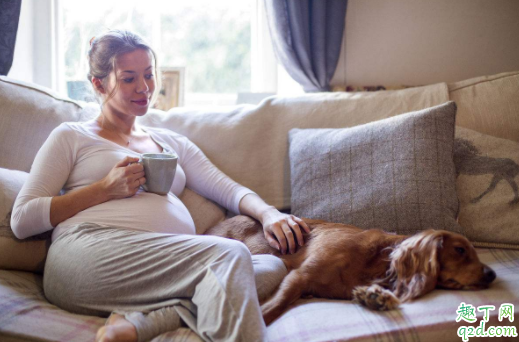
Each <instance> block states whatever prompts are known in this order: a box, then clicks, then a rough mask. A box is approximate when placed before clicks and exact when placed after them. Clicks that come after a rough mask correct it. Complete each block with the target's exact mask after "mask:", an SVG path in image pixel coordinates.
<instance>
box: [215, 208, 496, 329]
mask: <svg viewBox="0 0 519 342" xmlns="http://www.w3.org/2000/svg"><path fill="white" fill-rule="evenodd" d="M304 221H305V222H306V224H307V225H308V226H309V227H310V230H311V233H310V234H308V235H307V236H305V241H306V243H305V245H304V246H303V247H300V248H299V250H298V251H297V252H296V253H294V254H292V255H281V253H280V252H279V251H278V250H276V249H274V248H272V247H270V246H269V244H268V242H267V240H266V239H265V237H264V235H263V229H262V226H261V224H260V223H259V222H257V221H255V220H254V219H251V218H250V217H248V216H236V217H234V218H231V219H229V220H226V221H224V222H222V223H220V224H218V225H217V226H215V227H213V228H211V229H209V230H208V231H207V232H206V233H205V234H207V235H216V236H221V237H226V238H230V239H235V240H238V241H241V242H243V243H245V245H247V247H248V248H249V250H250V251H251V253H252V254H273V255H276V256H278V257H280V258H281V259H282V260H283V262H284V263H285V266H286V267H287V269H288V272H289V273H288V274H287V276H286V277H285V279H283V281H282V282H281V284H280V286H279V288H278V289H277V290H276V291H275V292H274V293H273V295H272V296H271V297H270V298H269V299H268V300H267V301H266V302H265V303H263V304H262V306H261V310H262V313H263V318H264V320H265V322H266V324H270V323H271V322H272V321H274V320H275V319H276V318H278V317H279V316H280V315H281V314H282V313H283V311H284V310H285V309H286V308H287V307H288V306H289V305H290V304H292V303H294V302H295V301H296V300H297V299H299V298H301V296H315V297H321V298H331V299H355V300H357V301H358V302H359V303H361V304H363V305H365V306H367V307H369V308H371V309H374V310H390V309H394V308H396V307H398V304H399V303H400V301H402V302H405V301H408V300H411V299H414V298H417V297H420V296H422V295H424V294H426V293H428V292H430V291H432V290H433V289H434V288H436V287H439V288H446V289H459V290H479V289H484V288H488V286H489V284H490V283H491V282H492V281H493V280H494V279H495V277H496V274H495V272H494V271H493V270H492V269H491V268H489V267H488V266H486V265H484V264H482V263H481V262H480V261H479V258H478V256H477V254H476V251H475V249H474V247H473V246H472V244H471V243H470V242H469V241H468V240H467V239H466V238H465V237H463V236H461V235H459V234H455V233H451V232H448V231H442V230H427V231H424V232H420V233H418V234H416V235H413V236H410V237H409V236H403V235H394V234H389V233H386V232H383V231H381V230H375V229H371V230H363V229H360V228H357V227H354V226H349V225H345V224H338V223H328V222H325V221H319V220H311V219H304Z"/></svg>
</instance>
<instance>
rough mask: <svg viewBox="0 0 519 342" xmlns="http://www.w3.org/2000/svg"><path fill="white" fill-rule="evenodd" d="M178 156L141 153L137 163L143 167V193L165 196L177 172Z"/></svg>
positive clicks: (173, 154)
mask: <svg viewBox="0 0 519 342" xmlns="http://www.w3.org/2000/svg"><path fill="white" fill-rule="evenodd" d="M177 162H178V156H177V155H176V154H175V153H143V154H142V155H141V160H140V161H139V163H141V164H142V166H144V174H145V175H144V176H145V177H146V183H144V184H143V185H142V188H143V189H144V190H145V191H148V192H153V193H155V194H158V195H166V194H167V193H168V192H169V190H170V189H171V185H172V184H173V180H174V179H175V172H176V170H177Z"/></svg>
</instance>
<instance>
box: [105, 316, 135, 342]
mask: <svg viewBox="0 0 519 342" xmlns="http://www.w3.org/2000/svg"><path fill="white" fill-rule="evenodd" d="M136 341H137V330H136V329H135V326H134V325H133V324H131V323H130V322H128V321H127V320H126V319H125V318H124V317H123V316H121V315H118V314H112V315H111V316H110V318H108V322H107V324H106V325H105V326H104V327H101V328H99V330H98V331H97V335H96V342H136Z"/></svg>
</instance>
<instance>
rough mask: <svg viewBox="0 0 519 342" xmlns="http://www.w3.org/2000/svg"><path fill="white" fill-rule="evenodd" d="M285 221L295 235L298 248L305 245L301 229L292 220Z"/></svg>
mask: <svg viewBox="0 0 519 342" xmlns="http://www.w3.org/2000/svg"><path fill="white" fill-rule="evenodd" d="M287 221H288V225H289V226H290V228H291V229H292V232H294V234H295V235H296V239H297V243H299V246H303V245H304V244H305V240H304V238H303V233H302V232H301V227H300V226H299V225H298V224H297V222H296V221H294V220H293V219H292V218H289V219H288V220H287Z"/></svg>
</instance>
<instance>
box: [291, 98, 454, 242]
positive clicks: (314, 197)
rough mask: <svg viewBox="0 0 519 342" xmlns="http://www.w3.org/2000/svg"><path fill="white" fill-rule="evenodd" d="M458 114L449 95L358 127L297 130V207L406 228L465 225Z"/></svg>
mask: <svg viewBox="0 0 519 342" xmlns="http://www.w3.org/2000/svg"><path fill="white" fill-rule="evenodd" d="M455 118H456V104H455V103H454V102H447V103H444V104H442V105H439V106H436V107H431V108H428V109H424V110H420V111H416V112H410V113H407V114H402V115H399V116H396V117H392V118H388V119H385V120H380V121H376V122H372V123H369V124H365V125H361V126H356V127H352V128H344V129H293V130H291V131H290V134H289V142H290V147H289V155H290V167H291V186H292V203H291V205H292V213H293V214H294V215H297V216H302V217H308V218H314V219H323V220H327V221H331V222H340V223H346V224H352V225H355V226H358V227H361V228H379V229H383V230H385V231H390V232H395V233H398V234H405V235H407V234H413V233H415V232H417V231H421V230H424V229H428V228H435V229H445V230H450V231H454V232H459V233H463V230H462V228H461V227H460V226H459V225H458V224H457V222H456V216H457V213H458V199H457V196H456V188H455V181H456V174H455V169H454V162H453V141H454V123H455Z"/></svg>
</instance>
